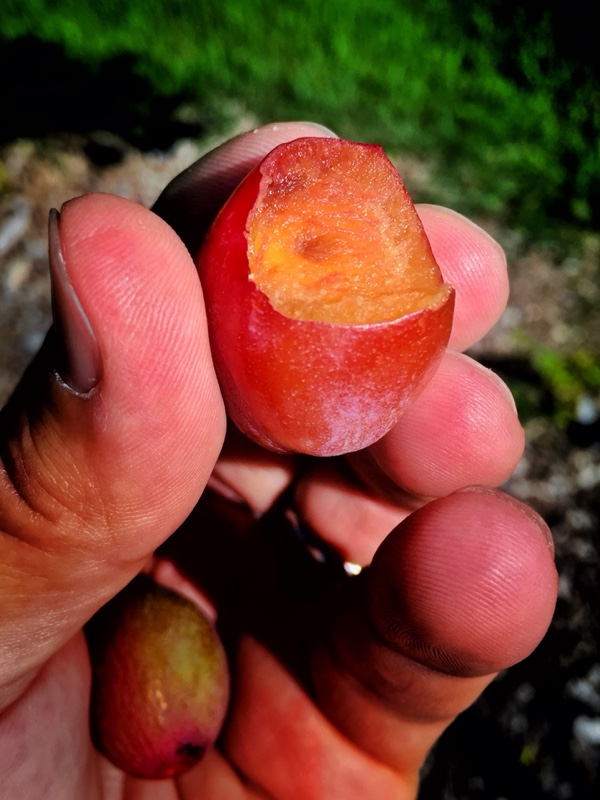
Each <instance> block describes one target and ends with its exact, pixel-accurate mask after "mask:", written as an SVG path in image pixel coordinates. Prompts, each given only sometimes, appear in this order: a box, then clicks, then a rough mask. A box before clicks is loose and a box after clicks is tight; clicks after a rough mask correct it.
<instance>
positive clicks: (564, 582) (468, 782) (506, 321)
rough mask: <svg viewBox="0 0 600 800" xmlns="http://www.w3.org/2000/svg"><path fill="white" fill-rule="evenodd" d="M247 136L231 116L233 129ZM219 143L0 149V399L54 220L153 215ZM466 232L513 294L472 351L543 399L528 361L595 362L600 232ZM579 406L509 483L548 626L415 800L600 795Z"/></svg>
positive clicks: (590, 474) (440, 752) (597, 436)
mask: <svg viewBox="0 0 600 800" xmlns="http://www.w3.org/2000/svg"><path fill="white" fill-rule="evenodd" d="M250 125H252V121H249V120H242V121H240V124H239V127H240V129H246V128H247V127H249V126H250ZM233 132H234V131H230V132H229V134H231V133H233ZM215 143H216V140H208V139H206V140H204V141H202V142H201V143H200V144H199V143H198V142H196V141H193V140H181V141H179V142H177V143H176V144H175V145H173V146H172V147H171V148H170V149H169V150H168V151H163V152H150V153H142V152H140V151H138V150H135V149H134V148H133V147H131V146H129V145H128V144H126V143H125V142H124V141H122V140H121V139H119V138H118V137H116V136H114V135H112V134H107V133H100V134H95V135H94V136H91V137H90V136H86V137H83V136H74V135H71V136H68V137H59V138H53V139H44V140H41V141H37V142H35V143H34V142H32V141H17V142H14V143H12V144H9V145H7V146H6V147H4V149H3V150H2V151H0V337H1V341H2V347H1V348H0V401H2V402H4V401H5V400H6V398H7V397H8V396H9V394H10V392H11V390H12V388H13V387H14V385H15V384H16V382H17V380H18V378H19V376H20V374H21V373H22V371H23V369H24V368H25V366H26V365H27V363H28V362H29V361H30V359H31V357H32V356H33V354H34V353H35V352H36V350H37V349H38V347H39V346H40V344H41V342H42V340H43V338H44V336H45V333H46V331H47V329H48V327H49V325H50V320H51V312H50V301H49V280H48V267H47V252H46V225H47V216H48V210H49V208H51V207H53V206H54V207H57V208H60V206H61V204H62V203H63V202H65V201H66V200H68V199H70V198H71V197H73V196H75V195H79V194H82V193H84V192H89V191H107V192H113V193H116V194H119V195H123V196H125V197H128V198H130V199H132V200H135V201H137V202H140V203H142V204H144V205H151V204H152V202H153V201H154V199H155V198H156V197H157V196H158V194H159V193H160V191H161V189H162V188H163V187H164V185H165V184H166V183H167V182H168V181H169V180H170V179H171V178H172V177H174V176H175V175H176V174H177V173H179V172H180V171H181V170H182V169H184V168H185V167H187V166H188V165H189V164H191V163H192V162H193V161H194V160H195V159H197V158H198V157H199V156H200V155H201V154H202V153H203V152H204V151H206V150H208V149H210V148H211V147H212V146H214V144H215ZM400 170H401V172H402V173H403V175H404V176H405V179H406V182H407V185H408V186H409V189H411V190H412V191H413V193H414V194H416V195H417V196H418V193H419V187H420V184H421V183H422V182H423V181H424V180H426V169H425V168H424V166H423V165H422V164H419V163H418V162H415V161H411V160H409V159H405V160H404V161H403V162H402V163H401V164H400ZM429 194H431V191H430V190H429ZM477 221H478V222H479V223H480V224H482V226H483V227H485V228H486V229H487V230H489V231H490V233H492V235H494V236H495V237H496V238H497V239H498V240H499V241H500V242H501V243H502V244H503V246H504V247H505V249H506V251H507V255H508V258H509V269H510V275H511V283H512V292H511V297H510V301H509V305H508V308H507V310H506V312H505V314H504V315H503V317H502V319H501V320H500V322H499V323H498V324H497V325H496V327H495V328H494V330H493V331H492V332H491V333H490V334H489V335H488V336H486V337H485V339H484V340H483V341H482V342H481V343H479V345H478V346H477V347H476V348H474V350H473V354H474V355H476V356H477V357H478V358H479V359H480V360H482V361H483V362H484V363H487V364H489V365H493V366H494V367H495V368H496V369H498V371H499V372H500V373H501V374H503V376H504V377H506V378H507V379H508V380H509V381H510V380H511V379H512V380H513V381H516V380H520V381H525V383H528V385H529V386H530V387H532V388H533V389H534V390H535V392H534V396H535V397H536V398H538V399H539V398H542V400H541V401H540V402H542V401H543V399H544V398H546V400H548V397H547V393H546V394H545V392H544V390H543V389H542V388H541V387H540V386H539V379H538V378H537V375H536V373H535V372H533V371H532V369H531V365H530V360H529V354H530V353H531V352H532V350H533V349H535V347H543V346H549V347H552V348H553V349H554V350H556V351H557V352H561V353H563V354H569V353H573V352H575V351H577V350H578V349H579V348H581V347H582V346H585V348H586V350H587V351H589V352H591V353H592V354H594V355H595V356H596V357H598V355H600V310H599V309H600V281H599V280H598V279H599V277H600V235H598V234H597V233H595V232H588V233H585V234H581V235H579V236H578V239H577V241H576V243H573V242H571V243H567V244H566V245H557V244H556V242H554V243H552V244H543V243H541V244H540V243H539V242H537V243H533V242H530V241H529V240H528V237H527V236H526V235H525V234H523V233H522V232H518V231H514V230H510V229H507V228H504V227H502V226H500V225H499V224H498V223H496V222H493V221H490V220H486V219H482V220H477ZM536 383H537V384H538V385H536ZM579 399H580V400H581V403H580V405H581V409H583V410H582V411H581V413H579V417H577V416H576V417H575V418H574V419H573V420H572V421H571V423H570V424H569V425H568V426H566V427H564V426H563V427H561V426H559V425H558V424H556V422H554V421H553V417H552V415H551V414H550V415H549V414H544V413H542V411H544V410H548V409H547V408H546V409H542V408H539V409H537V413H536V409H533V413H532V411H531V409H530V410H529V413H528V419H527V421H526V423H525V428H526V434H527V446H526V451H525V454H524V456H523V459H522V461H521V463H520V464H519V466H518V468H517V470H516V471H515V474H514V475H513V477H512V478H511V479H510V480H509V481H508V483H507V484H506V486H505V487H504V488H505V489H506V490H507V491H509V492H511V493H513V494H514V495H515V496H517V497H519V498H521V499H523V500H525V501H527V502H529V503H531V504H532V505H533V506H534V507H535V508H536V509H537V510H538V511H540V512H541V513H542V515H543V516H544V517H545V519H546V520H547V521H548V523H549V525H550V527H551V528H552V531H553V534H554V537H555V541H556V554H557V555H556V558H557V563H558V567H559V571H560V576H561V577H560V596H559V601H558V606H557V610H556V615H555V618H554V622H553V624H552V627H551V629H550V630H549V632H548V634H547V636H546V638H545V639H544V641H543V642H542V644H541V645H540V647H539V648H538V649H537V650H536V652H535V653H534V654H533V655H532V656H530V657H529V658H528V659H526V660H525V661H524V662H522V663H521V664H519V665H517V666H516V667H514V668H513V669H511V670H509V671H508V672H506V673H505V674H502V675H501V676H499V678H498V679H497V680H496V681H495V682H494V683H493V684H492V686H491V687H490V688H489V690H488V691H486V692H485V694H484V695H483V697H482V698H481V699H480V700H479V701H478V702H477V703H476V704H475V705H474V706H473V707H472V708H471V709H469V710H468V711H467V712H465V713H464V714H463V715H462V716H461V717H460V718H459V719H458V720H457V722H456V723H455V724H454V725H452V726H451V728H450V729H449V730H448V731H447V733H446V734H445V735H444V736H443V737H442V740H441V741H440V743H439V744H438V746H437V747H436V749H435V751H434V753H433V754H432V756H431V758H430V761H429V763H428V765H427V767H426V769H425V771H424V781H423V786H422V791H421V800H440V799H441V798H443V799H444V800H479V799H480V798H481V799H483V798H485V799H486V800H490V799H492V800H501V798H504V799H505V800H513V799H516V798H528V799H529V800H537V798H540V800H541V798H557V799H559V800H571V798H572V799H573V800H588V799H589V800H597V798H598V797H600V653H599V644H598V642H599V639H600V637H599V634H600V630H599V628H600V614H599V612H600V589H599V586H600V574H599V565H600V552H599V551H600V532H599V520H600V432H599V424H598V416H599V414H600V409H599V399H598V397H597V396H593V395H592V396H586V397H582V398H579ZM551 406H552V404H551V402H550V406H549V410H550V411H551V410H552V408H551Z"/></svg>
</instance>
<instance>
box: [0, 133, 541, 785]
mask: <svg viewBox="0 0 600 800" xmlns="http://www.w3.org/2000/svg"><path fill="white" fill-rule="evenodd" d="M315 134H316V135H323V131H321V130H320V129H318V128H316V127H313V126H310V125H306V124H300V123H288V124H282V125H280V126H268V127H266V128H263V129H260V130H259V131H258V132H255V133H249V134H246V135H244V136H242V137H238V138H237V139H235V140H233V141H231V142H228V143H227V144H225V145H223V146H222V147H221V148H219V149H217V150H215V151H213V152H212V153H210V154H209V155H208V156H206V157H205V158H203V159H202V160H201V161H200V162H199V163H198V164H196V165H195V166H194V167H192V168H191V169H190V170H188V171H187V172H186V173H184V174H183V175H182V176H180V177H179V178H178V179H177V180H176V181H175V182H174V183H173V184H172V185H171V186H170V187H168V188H167V190H166V191H165V192H164V193H163V195H162V196H161V198H160V199H159V201H158V202H157V204H156V208H155V211H156V214H153V213H152V212H150V211H148V210H146V209H143V208H141V207H139V206H137V205H135V204H132V203H130V202H128V201H125V200H122V199H120V198H118V197H113V196H109V195H88V196H85V197H82V198H79V199H77V200H73V201H71V202H70V203H68V204H66V206H64V207H63V209H62V212H61V217H60V222H59V223H58V225H57V226H56V227H54V228H52V233H51V237H50V238H51V261H52V272H53V299H54V312H55V324H54V326H53V329H52V330H51V332H50V334H49V336H48V338H47V340H46V342H45V344H44V346H43V348H42V350H41V352H40V353H39V354H38V356H37V357H36V359H35V360H34V362H33V364H32V365H31V367H30V368H29V370H28V371H27V373H26V374H25V376H24V378H23V380H22V382H21V383H20V385H19V387H18V388H17V390H16V392H15V394H14V396H13V397H12V398H11V400H10V402H9V404H8V405H7V407H6V408H5V409H4V410H3V412H2V415H1V416H0V448H1V450H0V453H1V457H2V461H3V469H2V472H1V473H0V498H1V499H0V507H1V509H2V512H1V513H2V530H3V536H2V544H1V547H2V552H1V554H0V564H1V569H2V579H1V581H0V598H1V599H0V609H1V615H2V616H1V619H2V623H1V626H0V648H1V650H0V652H1V657H0V708H1V709H2V716H0V776H1V777H2V780H1V781H0V787H2V788H1V789H0V796H1V797H3V798H4V797H6V798H7V799H8V798H10V800H16V798H21V797H22V798H27V800H36V798H42V797H43V798H50V800H54V799H55V798H56V800H70V798H77V800H80V798H90V800H91V799H92V798H100V797H103V798H124V797H125V798H132V799H133V798H135V799H136V800H139V799H140V798H144V799H145V800H149V799H150V798H152V799H153V800H163V799H164V800H171V798H175V797H183V798H186V799H187V798H190V799H192V798H200V797H202V798H203V800H221V799H222V798H223V799H225V800H234V798H240V799H241V798H267V797H269V798H277V800H296V799H297V800H335V799H336V798H340V799H342V798H343V800H352V798H357V800H358V799H359V798H360V800H364V798H382V800H386V799H387V798H394V800H403V799H404V798H413V797H415V795H416V792H417V783H418V771H419V768H420V766H421V764H422V762H423V760H424V758H425V757H426V755H427V753H428V751H429V749H430V748H431V746H432V745H433V744H434V742H435V740H436V739H437V737H438V736H439V735H440V733H441V732H442V731H443V730H444V728H445V727H446V726H447V725H448V724H449V723H450V722H451V721H452V719H453V718H454V717H455V716H456V715H457V714H458V713H460V711H462V710H463V709H464V708H465V707H467V706H468V705H469V704H470V703H471V702H473V700H475V698H476V697H477V696H478V695H479V693H480V692H481V691H482V690H483V688H484V687H485V686H486V685H487V684H488V683H489V682H490V681H491V680H492V679H493V677H494V675H495V673H497V671H498V670H500V669H503V668H505V667H507V666H509V665H510V664H513V663H515V662H516V661H518V660H520V659H522V658H523V657H525V656H526V655H527V654H528V653H529V652H530V651H531V650H532V649H533V648H534V647H535V646H536V644H537V643H538V642H539V640H540V638H541V637H542V636H543V634H544V632H545V630H546V628H547V626H548V624H549V621H550V618H551V615H552V611H553V607H554V601H555V597H556V588H557V580H556V572H555V569H554V565H553V559H552V546H551V541H550V536H549V532H548V530H547V528H546V526H545V525H544V523H543V522H542V521H541V520H540V519H539V517H537V515H536V514H535V513H534V512H533V511H531V510H530V509H528V508H527V507H525V506H523V505H522V504H521V503H519V502H517V501H516V500H514V499H511V498H510V497H508V496H506V495H504V494H502V493H501V492H499V491H498V490H496V489H495V488H493V487H495V486H497V485H499V484H500V483H501V482H502V481H503V480H504V479H505V478H506V477H507V476H508V475H509V474H510V472H511V471H512V469H513V468H514V466H515V464H516V463H517V461H518V459H519V456H520V454H521V450H522V447H523V433H522V430H521V428H520V425H519V423H518V420H517V416H516V412H515V409H514V405H513V404H512V401H511V399H510V396H509V394H508V392H507V390H506V389H505V387H504V386H503V385H502V384H501V383H500V382H499V380H498V379H497V378H496V377H495V376H494V375H492V374H491V373H490V372H488V371H487V370H484V369H482V368H481V367H480V366H478V365H477V364H476V363H475V362H473V361H472V360H471V359H470V358H468V357H467V356H465V355H463V354H462V352H461V351H463V350H464V349H465V348H467V347H469V346H470V345H471V344H473V343H474V342H475V341H476V340H477V339H478V338H480V337H481V336H482V335H483V334H484V333H485V332H486V331H487V330H488V329H489V328H490V327H491V325H492V324H493V323H494V322H495V321H496V319H497V318H498V316H499V314H500V313H501V311H502V308H503V306H504V304H505V302H506V297H507V278H506V267H505V261H504V257H503V255H502V253H501V251H500V248H499V247H498V246H497V245H496V244H495V243H494V242H493V241H492V240H491V239H490V238H489V237H488V236H487V235H486V234H485V233H484V232H483V231H481V230H480V229H479V228H477V227H476V226H474V225H472V224H471V223H470V222H468V221H467V220H465V219H464V218H463V217H460V216H458V215H456V214H454V213H452V212H449V211H447V210H443V209H440V208H436V207H428V206H424V207H421V208H420V209H419V211H420V214H421V217H422V220H423V223H424V224H425V226H426V229H427V232H428V234H429V237H430V240H431V243H432V246H433V249H434V252H435V254H436V256H437V258H438V261H439V263H440V266H441V267H442V271H443V273H444V276H445V278H446V279H447V280H448V281H449V282H450V283H452V284H453V285H454V287H455V289H456V292H457V305H456V314H455V325H454V330H453V334H452V339H451V345H450V347H451V349H450V350H449V351H448V353H447V355H446V357H445V359H444V361H443V363H442V365H441V367H440V369H439V371H438V373H437V374H436V376H435V377H434V379H433V380H432V382H431V383H430V384H429V385H428V386H427V388H426V389H425V390H424V391H423V393H422V394H421V395H420V397H419V398H418V400H417V401H416V402H415V404H414V406H412V407H411V408H410V409H409V410H408V412H407V413H406V414H405V416H404V417H403V418H402V420H401V421H400V423H399V424H398V425H397V426H396V428H394V429H393V430H392V431H391V432H390V433H389V434H388V435H387V436H386V437H385V438H384V439H383V440H382V441H381V442H379V443H378V444H376V445H375V446H373V447H372V448H370V449H369V450H368V451H366V452H361V453H358V454H355V455H353V456H350V457H348V458H346V459H332V460H306V459H302V458H292V457H281V456H275V455H273V454H270V453H267V452H264V451H262V450H260V449H259V448H258V447H256V446H254V445H252V444H251V443H249V442H247V441H245V440H243V439H242V437H241V436H240V435H237V434H236V433H235V432H233V431H232V432H230V433H229V434H228V436H227V440H226V443H225V447H224V448H223V452H222V454H221V455H219V454H220V452H221V448H222V444H223V439H224V436H225V412H224V408H223V404H222V400H221V397H220V393H219V388H218V385H217V381H216V378H215V375H214V372H213V368H212V364H211V359H210V351H209V347H208V341H207V335H206V328H205V317H204V309H203V301H202V294H201V290H200V286H199V283H198V280H197V276H196V272H195V268H194V265H193V263H192V260H191V258H190V256H189V253H188V251H187V250H186V248H185V247H184V245H183V244H182V241H181V239H182V240H183V242H185V244H186V245H187V246H188V247H189V249H190V250H192V251H193V250H194V249H195V248H196V247H197V245H198V243H199V241H201V238H202V236H203V234H204V232H205V231H206V229H207V227H208V225H209V224H210V221H211V219H212V218H213V216H214V214H215V213H216V212H217V210H218V208H219V206H220V205H221V203H222V202H223V201H224V200H225V199H226V197H227V195H228V194H229V193H230V192H231V190H232V189H233V188H234V186H235V185H236V184H237V182H238V181H239V180H240V179H241V178H242V177H243V176H244V174H245V173H246V172H247V171H248V170H249V169H250V167H251V166H253V165H254V164H255V163H256V162H257V161H258V160H259V159H260V158H261V157H262V156H263V155H264V154H266V153H267V152H268V151H269V150H270V149H271V148H272V147H274V146H275V145H276V144H278V143H279V142H281V141H284V140H287V139H291V138H295V137H297V136H300V135H315ZM161 217H162V219H161ZM165 220H166V222H168V223H169V224H166V223H165ZM174 231H176V233H177V234H179V237H181V239H180V238H178V236H177V235H175V233H174ZM209 481H210V485H211V486H212V489H213V490H214V492H217V493H218V494H215V493H213V491H210V490H209V491H207V492H206V493H205V494H204V496H203V499H202V501H201V504H200V506H198V510H197V511H196V512H195V513H192V511H193V509H194V507H195V506H196V503H197V501H198V498H199V496H200V494H201V493H202V492H203V490H204V487H205V486H206V484H207V483H208V482H209ZM474 485H477V486H478V488H469V489H465V488H464V487H469V486H471V487H472V486H474ZM283 492H286V494H284V495H283V497H285V498H287V500H288V501H289V505H290V508H292V507H293V513H295V514H297V515H298V516H299V518H300V520H301V526H302V527H303V528H304V529H305V530H307V531H310V532H311V536H312V537H314V542H318V541H322V542H323V544H322V545H320V546H321V547H322V549H327V548H331V550H332V551H335V552H336V553H339V554H340V558H341V559H343V560H344V561H346V562H349V563H351V564H355V565H360V566H366V565H367V564H369V563H370V562H371V560H373V563H372V566H371V567H370V568H369V569H368V570H364V571H363V572H362V574H361V575H360V576H359V577H347V578H345V577H343V575H342V574H341V571H338V572H339V574H333V573H335V566H336V561H335V558H334V559H333V561H332V567H331V569H329V568H328V567H327V566H325V567H319V566H318V565H317V564H316V563H315V564H313V563H312V562H311V558H310V557H309V556H308V555H307V553H308V551H305V550H304V549H303V548H302V547H300V546H299V547H298V553H292V556H288V555H287V554H286V553H287V551H288V550H289V549H290V548H291V549H292V550H293V548H294V547H295V546H296V545H295V544H294V539H293V531H292V529H291V527H290V525H289V523H288V522H287V521H286V515H285V513H283V512H285V511H286V508H287V507H286V506H285V505H283V501H282V500H278V498H279V497H280V496H281V495H282V493H283ZM223 497H224V498H226V499H225V500H224V499H222V498H223ZM280 511H281V512H282V513H280ZM199 514H201V515H202V517H201V519H200V523H198V517H199ZM215 517H216V521H214V522H213V519H214V518H215ZM261 517H262V521H261V519H260V518H261ZM288 517H289V514H288ZM186 519H187V522H186V524H185V525H183V523H184V521H185V520H186ZM257 520H258V521H257ZM199 524H200V527H198V526H199ZM177 529H179V530H178V532H177V533H176V534H175V535H174V536H173V537H172V538H171V539H170V540H169V542H168V543H167V544H166V545H164V546H162V547H161V545H163V543H164V542H165V540H167V539H168V537H169V536H170V535H171V534H172V533H173V532H174V531H176V530H177ZM389 531H392V532H391V533H389ZM153 553H156V555H155V556H154V557H152V554H153ZM196 554H197V555H196ZM304 561H306V567H303V566H300V565H301V563H303V562H304ZM340 563H341V562H340ZM144 568H145V569H149V570H151V571H153V573H154V575H155V577H156V578H157V579H158V580H163V581H164V582H166V583H171V584H173V585H175V586H177V587H178V588H180V589H181V590H182V591H185V592H187V593H188V594H190V595H192V596H195V594H196V593H197V591H198V589H197V584H200V586H201V589H202V591H204V592H205V593H207V594H208V596H209V597H210V599H211V601H212V602H214V604H215V606H216V608H217V611H218V613H219V616H220V620H222V622H223V626H224V630H225V633H226V639H227V642H228V644H230V645H231V658H232V667H233V672H234V687H233V689H234V691H233V703H232V707H231V710H230V715H229V718H228V720H227V724H226V726H225V729H224V731H223V736H222V741H221V742H220V743H219V746H218V747H217V748H215V749H214V750H213V751H211V752H210V753H209V754H208V755H207V756H206V757H205V758H204V760H203V761H201V762H200V764H199V765H198V766H197V767H195V768H194V769H193V770H192V771H190V772H189V773H187V774H185V775H184V776H183V777H181V778H180V779H178V780H177V781H176V782H173V781H158V782H154V783H150V782H146V781H140V780H137V779H132V778H127V777H126V776H124V775H122V774H120V773H119V772H118V771H117V770H116V769H115V768H114V767H112V766H111V765H110V764H108V763H107V762H106V761H105V760H104V759H103V758H102V757H101V756H99V755H98V753H97V752H96V751H95V750H94V748H93V746H92V744H91V741H90V737H89V728H88V703H89V687H90V668H89V662H88V657H87V650H86V646H85V639H84V636H83V634H82V626H83V625H84V624H85V622H86V621H87V620H88V619H89V618H90V616H91V615H92V614H93V613H94V612H95V611H96V610H97V609H98V608H99V607H101V606H102V605H103V604H104V603H105V602H106V601H107V600H108V599H109V598H110V597H111V596H113V595H114V594H116V593H117V592H118V591H119V590H120V589H121V588H122V587H123V586H124V585H126V584H127V583H128V582H129V581H130V580H131V579H132V578H133V577H134V576H135V575H136V573H138V572H139V571H140V570H142V569H144ZM304 570H306V571H304ZM330 572H331V573H332V575H331V577H330V576H329V573H330ZM321 575H323V578H322V579H321V577H320V576H321ZM290 576H291V578H290ZM288 578H290V579H289V580H288ZM331 587H334V590H333V591H332V589H331Z"/></svg>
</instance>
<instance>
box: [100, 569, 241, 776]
mask: <svg viewBox="0 0 600 800" xmlns="http://www.w3.org/2000/svg"><path fill="white" fill-rule="evenodd" d="M87 636H88V644H89V649H90V657H91V661H92V672H93V681H92V699H91V708H90V721H91V730H92V736H93V739H94V743H95V744H96V746H97V747H98V749H99V750H100V751H101V752H102V753H103V754H104V755H105V756H106V757H107V758H109V759H110V761H112V762H113V764H115V765H116V766H117V767H120V768H121V769H123V770H124V771H125V772H127V773H128V774H130V775H135V776H138V777H142V778H168V777H172V776H175V775H178V774H179V773H181V772H184V771H185V770H187V769H189V768H190V767H192V766H193V765H194V764H195V763H196V762H197V761H199V760H200V758H201V757H202V756H203V754H204V753H205V752H206V750H207V749H208V748H210V747H211V746H212V745H213V743H214V741H215V739H216V738H217V736H218V734H219V731H220V730H221V726H222V724H223V719H224V716H225V712H226V708H227V702H228V696H229V672H228V667H227V661H226V657H225V653H224V651H223V647H222V645H221V642H220V640H219V637H218V636H217V633H216V631H215V629H214V627H213V625H212V624H211V623H210V622H209V621H208V620H207V619H206V618H205V617H204V615H203V614H202V613H201V612H200V610H199V609H198V608H197V607H196V606H195V605H194V604H193V603H192V602H190V601H189V600H188V599H187V598H184V597H182V596H181V595H179V594H177V593H175V592H173V591H171V590H170V589H166V588H163V587H160V586H157V585H156V584H154V583H152V582H151V581H150V580H148V579H145V578H141V579H138V580H136V581H134V582H133V583H132V584H130V585H129V586H128V587H127V588H126V589H125V590H124V591H123V592H121V594H119V595H118V596H117V597H116V598H114V599H113V600H112V601H111V602H110V603H108V604H107V605H106V606H105V607H104V608H103V609H101V611H100V612H99V613H98V614H97V615H96V617H94V619H93V620H92V622H91V623H90V624H89V625H88V629H87Z"/></svg>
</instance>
